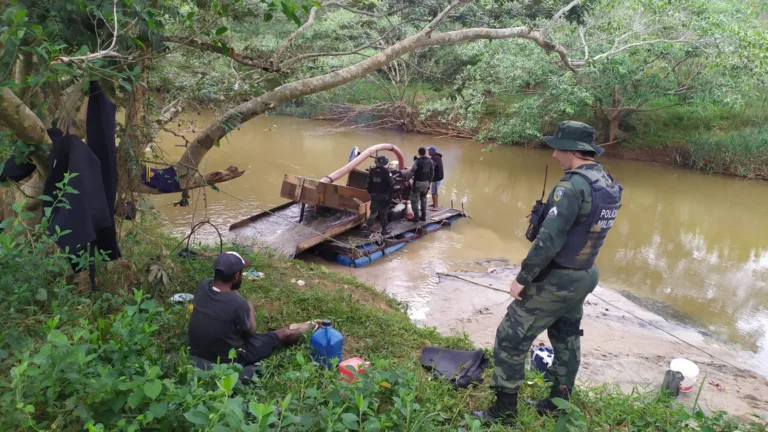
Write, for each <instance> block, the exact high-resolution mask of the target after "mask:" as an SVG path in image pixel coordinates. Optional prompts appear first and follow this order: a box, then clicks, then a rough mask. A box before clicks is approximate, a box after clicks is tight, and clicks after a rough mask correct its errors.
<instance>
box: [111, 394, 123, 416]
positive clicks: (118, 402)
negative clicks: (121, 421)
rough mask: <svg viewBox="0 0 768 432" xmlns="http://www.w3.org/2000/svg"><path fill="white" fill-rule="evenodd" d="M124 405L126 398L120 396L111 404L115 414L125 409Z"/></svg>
mask: <svg viewBox="0 0 768 432" xmlns="http://www.w3.org/2000/svg"><path fill="white" fill-rule="evenodd" d="M123 405H125V396H123V395H119V396H117V397H115V398H113V399H112V401H111V402H110V406H111V407H112V411H114V412H116V413H117V412H120V410H121V409H122V408H123Z"/></svg>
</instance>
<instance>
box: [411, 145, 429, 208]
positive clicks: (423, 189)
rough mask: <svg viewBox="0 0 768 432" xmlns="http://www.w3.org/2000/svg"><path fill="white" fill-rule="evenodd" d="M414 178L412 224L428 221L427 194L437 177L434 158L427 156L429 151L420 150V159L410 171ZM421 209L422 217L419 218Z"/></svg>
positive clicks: (421, 148) (422, 148)
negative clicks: (434, 178)
mask: <svg viewBox="0 0 768 432" xmlns="http://www.w3.org/2000/svg"><path fill="white" fill-rule="evenodd" d="M410 173H411V175H412V176H413V187H412V188H411V208H412V209H413V219H409V220H410V221H411V222H418V221H422V222H423V221H426V220H427V192H428V191H429V184H430V183H431V182H432V179H433V177H434V176H435V164H434V162H432V158H430V157H429V156H427V149H425V148H424V147H420V148H419V158H418V159H416V160H415V161H414V162H413V166H412V167H411V171H410ZM419 208H421V216H419Z"/></svg>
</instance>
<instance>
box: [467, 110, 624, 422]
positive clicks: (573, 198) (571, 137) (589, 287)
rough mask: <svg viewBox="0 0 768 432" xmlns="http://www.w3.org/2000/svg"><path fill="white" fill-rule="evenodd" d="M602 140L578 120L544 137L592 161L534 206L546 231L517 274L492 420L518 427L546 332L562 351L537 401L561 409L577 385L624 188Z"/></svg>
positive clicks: (502, 335)
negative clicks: (585, 328)
mask: <svg viewBox="0 0 768 432" xmlns="http://www.w3.org/2000/svg"><path fill="white" fill-rule="evenodd" d="M594 137H595V130H594V128H592V127H591V126H589V125H586V124H584V123H579V122H572V121H565V122H562V123H560V125H559V127H558V130H557V133H556V136H549V137H543V140H544V141H545V142H546V143H547V144H549V146H550V147H552V148H554V149H555V150H560V151H564V152H575V153H574V155H575V156H576V157H577V158H579V159H583V160H585V161H591V163H586V164H581V165H580V166H578V167H577V168H575V169H571V170H567V171H566V173H565V175H564V177H563V178H562V179H561V180H560V181H559V182H558V183H557V185H555V187H554V188H553V189H552V191H551V192H550V193H549V198H548V199H547V204H546V206H545V207H543V208H541V207H540V206H539V204H538V203H537V205H536V206H534V209H533V211H532V216H531V224H532V226H531V227H530V228H529V233H535V232H536V230H538V234H537V235H532V236H531V237H529V239H531V240H533V245H532V246H531V248H530V250H529V251H528V255H527V257H526V258H525V259H524V260H523V263H522V265H521V268H520V272H519V273H518V275H517V282H518V283H519V284H520V285H522V286H523V287H524V289H523V290H522V292H520V298H521V299H520V300H517V301H514V302H512V304H511V305H510V306H509V308H508V309H507V314H506V316H505V317H504V319H503V320H502V322H501V324H500V325H499V327H498V330H497V331H496V344H495V347H494V353H493V356H494V365H495V369H494V374H493V379H492V382H491V388H493V390H495V392H496V402H495V403H494V405H493V406H491V407H490V408H489V409H488V410H485V411H477V412H475V415H477V416H478V417H480V418H481V419H483V420H484V421H487V422H502V423H504V424H514V421H515V418H516V416H517V403H518V395H519V391H520V385H521V384H522V382H523V379H524V377H525V361H526V357H527V356H528V353H529V350H530V348H531V344H532V343H533V341H534V340H535V339H536V337H537V336H538V335H539V334H541V333H542V332H543V331H544V330H546V331H547V335H548V336H549V339H550V342H551V343H552V348H553V349H554V351H555V355H554V360H553V362H552V365H551V366H550V367H549V370H548V374H549V375H550V376H551V377H552V381H553V382H552V384H553V385H552V390H551V392H550V396H549V398H546V399H544V400H541V401H539V402H538V403H537V404H536V409H537V411H539V413H541V414H544V413H548V412H552V411H554V410H555V409H556V406H555V405H554V403H553V402H552V400H551V399H552V398H554V397H561V398H568V396H569V395H570V392H571V390H572V389H573V386H574V383H575V381H576V374H577V373H578V371H579V364H580V361H581V344H580V336H581V335H582V331H581V330H580V329H579V326H580V324H581V318H582V315H583V307H584V300H585V299H586V297H587V295H589V293H591V292H592V291H593V290H594V289H595V287H596V286H597V281H598V271H597V267H596V266H595V265H594V260H595V258H596V257H597V254H598V252H599V250H600V246H601V245H602V244H603V241H604V240H605V238H606V236H607V233H608V231H609V230H610V228H611V227H612V226H613V222H614V219H615V218H616V214H617V212H618V209H619V207H620V206H621V204H620V201H621V190H622V187H621V185H619V184H618V183H616V182H615V181H614V180H613V178H612V177H611V176H610V175H609V174H608V173H606V172H605V171H603V167H602V165H600V164H599V163H597V162H595V161H593V160H592V159H590V155H594V156H600V155H601V154H602V153H603V150H602V149H601V148H600V147H598V146H596V145H595V144H594ZM578 152H581V153H578ZM585 152H586V153H585ZM540 210H543V212H542V211H540ZM534 215H535V218H534ZM539 216H541V217H539ZM534 219H535V222H534ZM526 237H528V233H526ZM534 237H535V238H534Z"/></svg>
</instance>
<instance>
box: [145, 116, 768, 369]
mask: <svg viewBox="0 0 768 432" xmlns="http://www.w3.org/2000/svg"><path fill="white" fill-rule="evenodd" d="M210 119H211V117H210V115H209V114H205V113H203V115H197V116H194V115H193V116H191V117H188V118H187V120H190V121H196V122H197V124H198V126H199V127H204V126H205V124H206V122H207V121H208V120H210ZM187 127H188V125H185V126H184V128H187ZM339 129H340V127H337V125H335V124H334V123H331V122H319V121H312V120H303V119H296V118H290V117H280V116H269V117H264V116H262V117H259V118H257V119H254V120H252V121H250V122H248V123H247V124H245V125H243V126H242V127H241V129H240V130H238V131H235V132H233V133H232V134H230V135H229V139H228V140H223V141H222V142H221V146H220V148H216V149H213V150H212V151H211V152H210V153H209V155H208V156H207V158H206V160H205V162H204V164H203V167H202V169H203V171H204V172H207V171H211V170H217V169H224V168H226V167H227V166H229V165H235V166H237V167H239V168H241V169H245V170H247V173H246V174H245V175H244V176H243V177H241V178H240V179H237V180H234V181H232V182H229V183H224V184H221V185H220V186H219V187H220V189H221V191H222V192H216V191H212V190H208V191H207V192H205V193H204V194H203V193H200V192H198V193H193V194H192V206H191V207H188V208H181V207H174V206H172V205H171V203H172V202H173V201H174V200H177V199H178V195H174V196H173V197H170V196H161V197H157V198H155V199H154V203H155V205H156V206H157V207H158V208H159V209H160V211H161V214H162V215H163V216H164V217H165V218H166V219H167V221H168V223H169V224H170V225H171V226H172V227H173V229H174V230H176V231H184V230H187V231H188V230H189V227H190V225H191V224H192V223H193V221H200V220H203V219H205V218H209V219H210V220H211V221H212V222H213V223H214V224H216V225H217V226H218V227H219V228H220V229H222V230H226V229H227V227H228V226H229V224H231V223H233V222H236V221H238V220H240V219H243V218H245V217H247V216H250V215H252V214H254V213H257V212H258V208H270V207H273V206H276V205H279V204H282V203H284V202H285V201H284V200H283V199H281V198H280V196H279V194H280V185H281V183H282V180H283V175H284V174H287V173H289V174H299V175H304V176H310V177H314V178H321V177H322V176H323V175H325V174H328V173H330V172H332V171H334V170H335V169H337V168H339V167H340V166H343V165H344V164H345V163H346V162H347V158H348V155H349V152H350V149H351V148H352V147H353V146H359V147H360V148H361V149H364V148H366V147H368V146H371V145H373V144H378V143H391V144H395V145H397V146H398V147H400V148H401V149H402V150H403V151H404V152H405V154H406V156H407V159H410V157H411V155H414V154H416V150H417V148H418V147H420V146H430V145H434V146H437V147H438V149H439V152H440V153H442V155H443V162H444V165H445V172H446V178H445V181H444V182H443V184H442V187H441V190H440V203H441V204H442V205H450V201H451V200H453V202H454V205H455V206H457V207H459V206H461V204H462V203H463V204H464V206H465V209H466V211H467V213H468V214H469V215H470V216H471V219H461V220H459V221H457V222H456V223H454V224H453V226H452V227H450V228H446V229H442V230H440V231H438V232H437V233H435V234H433V235H429V236H427V237H425V238H424V239H422V240H420V241H417V242H414V243H412V244H409V245H407V246H406V247H405V248H404V249H402V250H401V251H400V252H398V253H396V254H394V255H392V256H389V257H386V258H385V259H383V260H380V261H379V262H376V263H374V264H373V265H371V266H369V267H367V268H363V269H355V270H352V272H353V274H355V275H357V276H358V277H359V278H360V279H363V280H367V281H368V282H371V283H374V284H376V286H378V287H379V288H380V289H383V290H386V291H387V292H388V293H390V294H391V295H393V296H395V297H396V298H398V299H400V300H402V301H405V302H406V303H407V304H408V305H409V312H410V314H411V316H412V317H413V318H414V319H416V320H423V319H425V318H426V317H428V316H429V315H430V314H439V313H440V311H433V310H430V309H429V307H428V301H429V299H430V297H431V295H432V293H434V290H435V289H436V286H437V278H436V276H435V273H436V272H443V271H451V270H456V269H461V268H466V267H468V266H469V264H470V263H472V262H475V261H478V260H483V259H489V258H503V259H508V260H510V261H511V262H512V263H519V261H520V260H521V259H522V258H523V257H524V256H525V253H526V251H527V249H528V246H529V243H528V241H527V240H526V239H525V237H524V236H523V234H524V232H525V229H526V226H527V225H526V222H525V216H526V215H527V214H528V212H529V210H530V207H531V205H532V204H533V202H534V201H535V200H536V199H538V198H540V196H541V191H542V185H543V180H544V168H545V166H549V180H548V184H547V189H549V188H550V187H551V186H552V185H554V183H555V182H556V181H557V180H558V178H559V176H560V175H561V171H560V169H559V167H558V165H557V163H556V161H555V160H554V159H553V158H552V157H551V152H550V151H546V150H531V149H523V148H517V147H503V148H495V149H493V151H490V152H488V151H484V149H485V148H486V147H485V146H484V145H481V144H478V143H475V142H472V141H467V140H456V139H447V138H437V137H431V136H425V135H418V134H407V133H400V132H396V131H385V130H375V131H363V130H358V129H353V130H339ZM191 136H192V134H190V137H191ZM161 138H162V140H163V142H162V144H161V145H162V148H163V149H164V151H165V152H166V153H167V157H168V158H169V160H175V159H176V157H178V155H179V154H180V153H181V152H182V151H183V148H182V147H179V145H180V144H183V142H182V140H181V139H179V138H177V137H174V136H171V135H162V136H161ZM390 159H392V157H390ZM603 162H604V164H605V166H606V167H607V168H608V170H609V171H610V172H611V173H612V174H613V175H614V177H616V178H617V179H618V180H619V181H620V182H621V183H622V184H623V185H624V188H625V190H624V197H623V199H622V202H623V207H622V209H621V211H620V213H619V216H618V218H617V220H616V224H615V226H614V228H613V230H611V233H610V234H609V236H608V239H607V240H606V243H605V245H604V247H603V249H602V250H601V252H600V256H599V258H598V265H599V268H600V276H601V278H600V283H601V285H604V286H607V287H610V288H613V289H615V290H618V291H621V292H623V293H625V295H627V296H629V297H630V298H631V299H633V300H634V301H636V302H639V303H641V304H643V305H644V306H646V307H649V308H651V309H653V310H655V311H657V312H661V313H662V314H663V315H665V316H667V317H671V318H673V319H676V320H678V321H682V322H684V323H687V324H689V325H692V326H695V327H696V328H698V329H701V330H703V331H704V332H706V333H709V334H711V335H713V336H714V337H716V338H720V339H722V340H725V341H729V342H733V343H736V344H738V345H739V346H741V347H742V348H743V349H745V350H747V351H751V352H754V353H756V354H757V355H758V357H761V358H764V359H766V360H768V290H767V289H766V283H767V282H768V225H767V224H763V223H761V221H763V220H765V219H766V215H768V200H766V199H765V197H768V182H760V181H745V180H740V179H734V178H727V177H718V176H710V175H706V174H701V173H696V172H692V171H688V170H682V169H676V168H670V167H663V166H658V165H654V164H650V163H641V162H630V161H621V160H613V159H605V160H604V161H603ZM234 197H237V198H234ZM213 234H214V233H213V231H211V230H203V231H201V232H200V236H201V238H202V237H205V236H211V235H213ZM326 265H328V266H330V264H329V263H326Z"/></svg>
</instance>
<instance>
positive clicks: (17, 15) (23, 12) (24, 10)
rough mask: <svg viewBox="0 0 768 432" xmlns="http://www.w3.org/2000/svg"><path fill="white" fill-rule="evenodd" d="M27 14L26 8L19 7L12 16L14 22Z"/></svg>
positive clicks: (17, 21) (16, 22)
mask: <svg viewBox="0 0 768 432" xmlns="http://www.w3.org/2000/svg"><path fill="white" fill-rule="evenodd" d="M26 15H27V10H26V9H20V10H19V11H18V12H16V16H15V17H14V18H13V22H14V24H18V23H19V21H21V19H22V18H24V17H25V16H26Z"/></svg>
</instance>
